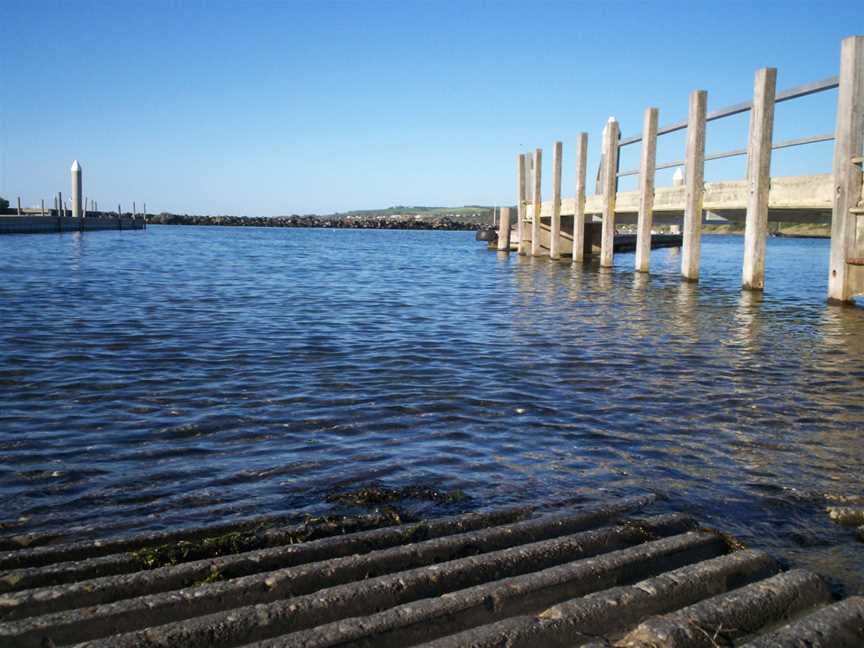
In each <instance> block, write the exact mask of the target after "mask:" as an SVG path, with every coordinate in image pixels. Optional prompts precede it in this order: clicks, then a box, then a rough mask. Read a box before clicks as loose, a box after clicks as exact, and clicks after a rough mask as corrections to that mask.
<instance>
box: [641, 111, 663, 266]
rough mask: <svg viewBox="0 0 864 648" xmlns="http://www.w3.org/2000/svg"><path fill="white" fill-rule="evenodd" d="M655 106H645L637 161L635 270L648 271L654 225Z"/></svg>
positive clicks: (656, 113) (656, 116) (656, 114)
mask: <svg viewBox="0 0 864 648" xmlns="http://www.w3.org/2000/svg"><path fill="white" fill-rule="evenodd" d="M658 115H659V111H658V110H657V108H646V109H645V118H644V120H643V125H642V155H641V158H640V161H639V217H638V222H637V229H636V271H637V272H648V266H649V263H650V259H651V228H652V227H653V226H654V174H655V172H656V166H657V119H658Z"/></svg>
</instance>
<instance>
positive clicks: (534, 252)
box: [531, 148, 543, 256]
mask: <svg viewBox="0 0 864 648" xmlns="http://www.w3.org/2000/svg"><path fill="white" fill-rule="evenodd" d="M542 162H543V149H539V148H538V149H537V150H536V151H534V222H533V223H531V256H540V255H541V254H542V250H541V248H540V212H541V211H542V210H543V201H542V200H541V199H540V171H541V169H542Z"/></svg>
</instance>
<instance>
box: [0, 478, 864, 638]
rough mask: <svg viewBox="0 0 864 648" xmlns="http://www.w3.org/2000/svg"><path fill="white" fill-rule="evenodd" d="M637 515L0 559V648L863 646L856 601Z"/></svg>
mask: <svg viewBox="0 0 864 648" xmlns="http://www.w3.org/2000/svg"><path fill="white" fill-rule="evenodd" d="M653 503H654V498H653V497H652V496H650V495H649V496H637V497H631V498H626V499H618V500H611V501H606V502H596V503H590V502H589V503H586V502H584V501H583V502H575V501H569V502H566V501H565V502H557V503H552V504H548V505H541V506H530V505H529V506H516V507H510V508H504V509H497V510H491V511H485V512H477V513H468V514H464V515H459V516H454V517H447V518H440V519H431V520H427V521H424V522H420V523H412V524H400V525H393V523H394V521H393V519H392V517H391V518H387V517H385V516H376V515H373V516H366V517H361V518H348V519H341V520H339V521H333V520H318V521H310V522H308V523H305V524H299V525H285V523H284V522H280V521H278V520H265V521H258V522H255V521H253V522H250V523H241V524H236V525H222V526H220V527H212V528H210V529H192V530H186V531H182V532H175V533H164V532H163V533H158V534H153V535H145V536H137V537H133V538H125V539H116V540H105V541H95V542H92V541H91V542H79V543H73V544H66V545H57V546H52V545H46V546H38V547H32V548H22V549H18V550H13V551H8V552H5V553H3V554H0V645H2V646H4V647H9V648H15V647H21V648H29V647H32V648H41V647H44V646H55V647H60V646H73V645H74V646H77V647H78V648H84V647H87V648H97V647H105V648H107V647H111V648H133V647H134V648H140V647H144V646H147V647H157V646H160V647H165V648H167V647H169V646H172V647H176V646H184V647H185V648H196V647H200V648H204V647H205V646H206V647H208V648H209V647H220V646H226V647H227V646H248V647H250V648H251V647H252V646H254V647H256V648H264V647H265V646H266V647H271V648H275V647H277V646H279V647H282V648H288V647H301V646H302V647H304V648H313V647H324V646H375V647H379V648H386V647H401V646H420V645H422V646H428V647H433V646H435V647H438V648H444V647H452V648H463V647H466V646H472V647H476V648H481V647H486V648H492V647H498V646H509V647H517V646H523V647H528V648H543V647H546V646H594V647H597V646H607V647H608V646H620V647H636V646H642V647H645V648H647V647H649V646H650V647H653V648H660V647H673V646H682V647H683V646H687V647H697V648H698V647H701V646H705V647H706V648H712V647H715V646H721V645H722V646H731V645H733V644H734V645H736V646H740V645H746V646H753V647H756V646H763V647H767V646H772V647H783V646H789V647H791V646H800V645H805V644H806V645H807V646H810V647H811V648H817V647H820V646H821V647H826V648H827V647H828V646H831V647H832V648H843V647H844V646H849V647H851V646H861V645H864V598H861V597H853V598H848V599H846V600H842V601H837V600H835V599H834V597H833V596H832V594H831V593H830V591H829V588H828V586H827V585H826V582H825V581H824V580H823V579H822V578H820V577H819V576H817V575H816V574H814V573H811V572H808V571H805V570H801V569H793V570H790V571H784V570H783V569H782V567H781V566H780V564H778V562H777V561H775V560H774V559H773V558H772V557H770V556H768V555H767V554H765V553H764V552H762V551H757V550H752V549H745V548H742V547H741V546H740V544H738V543H737V542H735V541H734V540H733V539H730V538H729V537H728V536H725V535H723V534H721V533H719V532H717V531H714V530H710V529H705V528H702V527H700V526H699V525H698V524H697V523H696V522H695V521H694V520H693V519H691V518H690V517H688V516H686V515H681V514H677V513H671V514H670V513H662V514H657V513H652V512H651V511H650V507H651V506H652V505H653ZM645 509H649V510H645ZM802 642H804V643H802Z"/></svg>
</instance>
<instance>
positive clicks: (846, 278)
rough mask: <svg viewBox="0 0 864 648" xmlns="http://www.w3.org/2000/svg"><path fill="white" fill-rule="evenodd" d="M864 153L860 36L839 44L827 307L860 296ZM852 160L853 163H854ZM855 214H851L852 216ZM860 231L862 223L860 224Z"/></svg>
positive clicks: (863, 285)
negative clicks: (863, 154) (838, 82)
mask: <svg viewBox="0 0 864 648" xmlns="http://www.w3.org/2000/svg"><path fill="white" fill-rule="evenodd" d="M862 149H864V36H852V37H850V38H846V39H844V40H843V45H842V46H841V49H840V85H839V91H838V93H837V126H836V128H835V130H834V164H833V180H834V200H833V205H832V208H831V257H830V262H829V274H828V301H829V302H830V303H846V302H851V301H852V298H853V297H854V296H855V295H857V294H860V293H862V292H864V265H860V264H864V259H862V257H864V231H862V229H864V227H859V226H858V222H859V219H862V217H864V214H862V213H861V198H862V195H861V194H862V187H861V180H862V170H861V168H860V167H859V166H858V165H857V164H856V161H857V163H858V164H861V157H862ZM853 158H857V160H855V159H853ZM853 209H854V210H855V211H854V212H853V211H852V210H853ZM862 225H864V223H862Z"/></svg>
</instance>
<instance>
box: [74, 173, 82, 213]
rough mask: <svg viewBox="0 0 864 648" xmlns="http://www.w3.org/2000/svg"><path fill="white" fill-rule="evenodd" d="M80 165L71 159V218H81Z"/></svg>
mask: <svg viewBox="0 0 864 648" xmlns="http://www.w3.org/2000/svg"><path fill="white" fill-rule="evenodd" d="M81 190H82V186H81V165H80V164H78V160H73V161H72V218H81Z"/></svg>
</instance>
